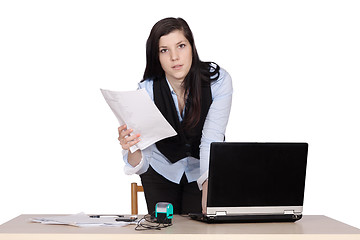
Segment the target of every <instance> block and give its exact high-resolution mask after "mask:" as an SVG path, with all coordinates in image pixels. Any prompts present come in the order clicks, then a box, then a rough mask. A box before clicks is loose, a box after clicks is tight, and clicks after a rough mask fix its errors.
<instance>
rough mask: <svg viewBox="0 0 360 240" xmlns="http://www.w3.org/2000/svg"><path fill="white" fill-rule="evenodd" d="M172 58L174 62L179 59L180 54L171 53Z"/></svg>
mask: <svg viewBox="0 0 360 240" xmlns="http://www.w3.org/2000/svg"><path fill="white" fill-rule="evenodd" d="M170 58H171V60H172V61H176V60H178V59H179V54H178V53H177V52H176V51H171V54H170Z"/></svg>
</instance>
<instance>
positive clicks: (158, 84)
mask: <svg viewBox="0 0 360 240" xmlns="http://www.w3.org/2000/svg"><path fill="white" fill-rule="evenodd" d="M153 90H154V102H155V105H156V106H157V108H158V109H159V110H160V112H161V113H162V115H163V116H164V117H165V118H166V120H167V121H168V122H169V123H170V124H171V126H172V127H173V128H174V129H175V131H176V132H177V133H178V134H177V135H176V136H173V137H169V138H166V139H163V140H161V141H158V142H157V143H156V147H157V148H158V149H159V151H160V152H161V153H162V154H163V155H164V156H165V157H167V158H168V159H169V160H170V162H172V163H175V162H177V161H179V160H180V159H183V158H185V157H188V156H192V157H194V158H197V159H200V148H199V145H200V140H201V136H202V129H203V126H204V122H205V119H206V116H207V114H208V111H209V108H210V105H211V103H212V95H211V87H210V84H206V85H204V86H203V87H202V89H201V114H200V120H199V122H198V124H197V125H196V126H195V127H194V128H192V129H190V130H185V129H184V128H183V125H182V122H180V121H179V117H178V114H177V111H176V107H175V103H174V100H173V98H172V96H171V92H170V88H169V85H168V83H167V81H166V79H165V78H161V79H156V80H154V85H153ZM190 103H191V99H189V98H188V99H187V101H186V107H185V116H186V114H187V110H188V109H189V104H190Z"/></svg>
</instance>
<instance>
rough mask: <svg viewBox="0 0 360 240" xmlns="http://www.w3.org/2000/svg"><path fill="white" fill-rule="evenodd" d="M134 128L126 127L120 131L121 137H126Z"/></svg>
mask: <svg viewBox="0 0 360 240" xmlns="http://www.w3.org/2000/svg"><path fill="white" fill-rule="evenodd" d="M133 131H134V130H132V129H126V130H123V131H121V132H120V134H119V137H120V138H125V137H126V136H128V135H130V133H132V132H133Z"/></svg>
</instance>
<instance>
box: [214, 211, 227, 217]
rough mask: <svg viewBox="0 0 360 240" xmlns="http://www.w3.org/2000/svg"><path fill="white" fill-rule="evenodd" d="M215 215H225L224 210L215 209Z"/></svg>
mask: <svg viewBox="0 0 360 240" xmlns="http://www.w3.org/2000/svg"><path fill="white" fill-rule="evenodd" d="M215 215H216V216H226V211H216V213H215Z"/></svg>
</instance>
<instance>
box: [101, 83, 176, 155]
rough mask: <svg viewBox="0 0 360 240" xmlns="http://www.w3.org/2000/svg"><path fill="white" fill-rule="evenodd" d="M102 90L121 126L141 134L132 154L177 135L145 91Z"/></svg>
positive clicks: (132, 148) (132, 149)
mask: <svg viewBox="0 0 360 240" xmlns="http://www.w3.org/2000/svg"><path fill="white" fill-rule="evenodd" d="M100 90H101V93H102V94H103V96H104V98H105V100H106V102H107V103H108V104H109V106H110V108H111V110H112V111H113V112H114V114H115V116H116V118H117V119H118V121H119V124H120V126H121V125H123V124H126V125H127V127H128V128H131V129H133V130H134V131H133V132H132V134H140V139H141V140H140V142H138V143H137V144H136V145H134V146H132V147H131V148H130V151H131V152H135V151H136V150H137V149H140V150H143V149H145V148H147V147H148V146H150V145H151V144H154V143H156V142H157V141H160V140H162V139H164V138H168V137H172V136H175V135H176V134H177V133H176V131H175V130H174V129H173V128H172V126H171V125H170V124H169V123H168V121H166V119H165V118H164V116H163V115H162V114H161V112H160V111H159V109H158V108H157V107H156V105H155V103H154V102H153V101H152V100H151V98H150V97H149V95H148V94H147V92H146V90H145V89H139V90H135V91H123V92H118V91H110V90H104V89H100ZM132 134H131V135H132Z"/></svg>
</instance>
